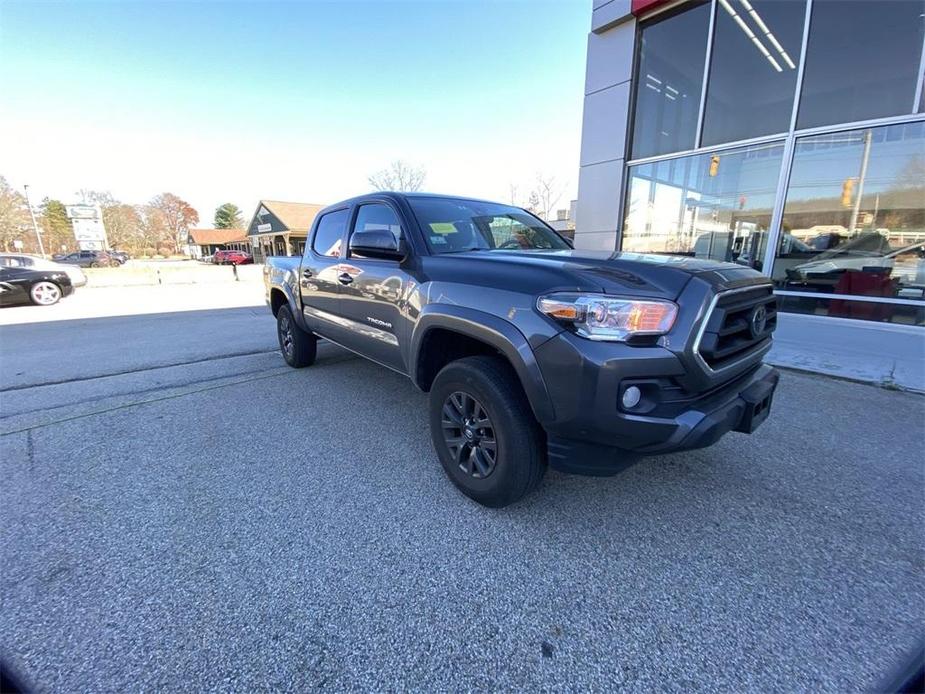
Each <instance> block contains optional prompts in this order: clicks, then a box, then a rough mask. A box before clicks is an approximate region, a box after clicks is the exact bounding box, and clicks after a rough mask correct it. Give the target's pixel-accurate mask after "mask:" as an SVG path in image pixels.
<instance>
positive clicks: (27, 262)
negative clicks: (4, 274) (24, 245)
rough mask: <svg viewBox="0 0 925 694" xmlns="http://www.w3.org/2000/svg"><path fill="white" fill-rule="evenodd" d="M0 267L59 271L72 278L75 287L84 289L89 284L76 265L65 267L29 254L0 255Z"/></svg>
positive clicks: (62, 264)
mask: <svg viewBox="0 0 925 694" xmlns="http://www.w3.org/2000/svg"><path fill="white" fill-rule="evenodd" d="M0 267H27V268H31V269H33V270H58V271H59V272H63V273H65V274H67V276H68V277H70V278H71V284H72V285H74V287H82V286H84V285H85V284H86V283H87V276H86V275H85V274H84V271H83V270H81V269H80V268H79V267H77V266H76V265H65V264H64V263H56V262H55V261H54V260H47V259H45V258H41V257H39V256H37V255H29V254H27V253H0Z"/></svg>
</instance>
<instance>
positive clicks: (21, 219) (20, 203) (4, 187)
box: [0, 176, 30, 251]
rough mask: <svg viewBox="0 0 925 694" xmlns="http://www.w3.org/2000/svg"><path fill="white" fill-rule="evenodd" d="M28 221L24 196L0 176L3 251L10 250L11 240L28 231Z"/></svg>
mask: <svg viewBox="0 0 925 694" xmlns="http://www.w3.org/2000/svg"><path fill="white" fill-rule="evenodd" d="M29 222H30V220H29V208H28V207H27V206H26V198H25V196H24V195H23V194H22V193H20V192H19V191H18V190H16V189H14V188H12V187H11V186H10V184H9V183H7V181H6V179H5V178H4V177H3V176H0V246H2V247H3V250H4V251H9V250H11V246H12V244H13V241H14V240H16V239H19V238H22V237H23V236H24V235H25V234H27V233H28V230H29Z"/></svg>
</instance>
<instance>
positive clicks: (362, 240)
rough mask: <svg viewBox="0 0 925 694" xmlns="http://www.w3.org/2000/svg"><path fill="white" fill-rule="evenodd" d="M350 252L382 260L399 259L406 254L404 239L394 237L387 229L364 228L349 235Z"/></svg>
mask: <svg viewBox="0 0 925 694" xmlns="http://www.w3.org/2000/svg"><path fill="white" fill-rule="evenodd" d="M350 254H351V255H354V254H356V255H361V256H366V257H367V258H381V259H383V260H401V259H402V258H404V257H405V256H406V255H408V248H407V246H406V245H405V241H404V239H396V238H395V235H394V234H393V233H392V232H391V231H389V230H388V229H364V230H358V231H355V232H353V235H352V236H351V237H350Z"/></svg>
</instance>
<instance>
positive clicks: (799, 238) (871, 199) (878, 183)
mask: <svg viewBox="0 0 925 694" xmlns="http://www.w3.org/2000/svg"><path fill="white" fill-rule="evenodd" d="M782 229H783V233H782V234H781V243H780V246H779V248H778V250H777V259H776V260H775V263H774V280H775V283H776V284H777V286H778V288H780V289H788V290H796V291H803V292H819V293H827V294H849V295H860V296H879V297H893V298H904V299H923V298H925V246H923V244H925V124H923V123H921V122H919V123H906V124H902V125H892V126H884V127H880V128H870V129H864V130H853V131H848V132H842V133H836V134H831V135H818V136H814V137H806V138H801V139H799V140H797V144H796V149H795V152H794V160H793V167H792V171H791V174H790V186H789V189H788V191H787V200H786V204H785V207H784V215H783V220H782Z"/></svg>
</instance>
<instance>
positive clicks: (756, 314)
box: [748, 304, 768, 338]
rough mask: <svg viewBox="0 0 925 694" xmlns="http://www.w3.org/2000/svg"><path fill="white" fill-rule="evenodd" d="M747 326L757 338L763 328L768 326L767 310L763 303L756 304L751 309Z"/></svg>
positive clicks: (762, 331)
mask: <svg viewBox="0 0 925 694" xmlns="http://www.w3.org/2000/svg"><path fill="white" fill-rule="evenodd" d="M748 327H749V329H750V330H751V333H752V337H755V338H757V337H761V336H762V335H763V334H764V331H765V329H766V328H767V327H768V310H767V309H766V308H765V307H764V304H762V305H761V306H756V307H755V310H754V311H752V316H751V318H750V319H749V321H748Z"/></svg>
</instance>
